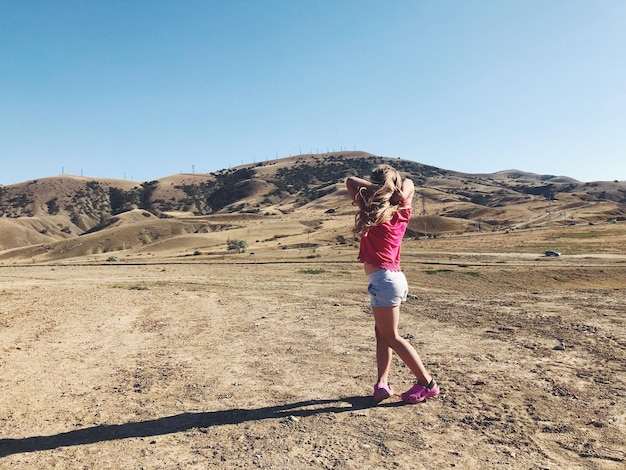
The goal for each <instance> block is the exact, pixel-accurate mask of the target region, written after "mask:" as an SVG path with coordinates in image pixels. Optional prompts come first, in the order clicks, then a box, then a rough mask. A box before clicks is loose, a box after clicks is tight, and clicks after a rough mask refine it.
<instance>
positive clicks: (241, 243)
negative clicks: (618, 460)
mask: <svg viewBox="0 0 626 470" xmlns="http://www.w3.org/2000/svg"><path fill="white" fill-rule="evenodd" d="M226 244H227V245H228V251H236V252H237V253H243V252H244V251H246V248H248V242H246V241H245V240H230V239H229V240H227V241H226Z"/></svg>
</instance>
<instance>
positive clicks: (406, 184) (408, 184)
mask: <svg viewBox="0 0 626 470" xmlns="http://www.w3.org/2000/svg"><path fill="white" fill-rule="evenodd" d="M413 194H415V185H414V184H413V181H411V180H410V179H409V178H404V179H403V180H402V189H399V190H396V192H395V193H394V195H393V196H392V197H391V202H393V203H395V204H400V203H401V202H402V201H407V200H408V201H409V206H410V205H411V201H412V200H413Z"/></svg>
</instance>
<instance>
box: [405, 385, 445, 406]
mask: <svg viewBox="0 0 626 470" xmlns="http://www.w3.org/2000/svg"><path fill="white" fill-rule="evenodd" d="M437 395H439V385H437V384H435V385H434V386H433V388H430V389H429V388H427V387H424V386H423V385H420V384H418V383H416V384H415V385H413V386H412V387H411V388H410V389H408V390H407V391H406V392H404V393H403V394H402V395H401V397H402V401H403V402H406V403H420V402H422V401H424V400H426V399H427V398H432V397H436V396H437Z"/></svg>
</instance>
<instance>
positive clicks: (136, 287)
mask: <svg viewBox="0 0 626 470" xmlns="http://www.w3.org/2000/svg"><path fill="white" fill-rule="evenodd" d="M113 288H114V289H128V290H150V289H148V288H147V287H146V286H142V285H139V284H132V285H123V284H116V285H114V286H113Z"/></svg>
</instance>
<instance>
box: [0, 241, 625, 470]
mask: <svg viewBox="0 0 626 470" xmlns="http://www.w3.org/2000/svg"><path fill="white" fill-rule="evenodd" d="M354 257H355V253H352V254H350V255H349V256H343V255H342V256H337V257H333V256H332V255H330V254H328V253H325V254H324V255H322V256H320V257H319V258H312V259H306V258H303V259H302V260H300V261H297V262H296V261H284V262H280V261H272V260H270V259H264V258H259V257H257V258H256V259H255V258H254V257H253V256H248V255H241V256H231V257H230V258H228V259H227V260H223V261H220V260H205V261H203V260H193V261H189V262H185V263H178V264H173V263H172V264H168V263H161V264H159V263H158V262H155V263H151V264H139V263H138V264H134V265H131V264H123V263H119V264H111V265H95V264H94V265H69V264H68V265H62V264H50V265H38V266H26V265H24V266H0V347H1V348H2V354H1V356H0V367H1V374H0V468H20V469H22V468H24V469H30V468H32V469H42V468H63V469H66V468H71V469H74V468H76V469H83V468H85V469H100V468H107V469H142V468H143V469H172V468H185V469H187V468H198V469H200V468H217V467H219V468H226V469H230V468H272V469H305V468H314V469H318V468H319V469H432V468H454V467H456V468H462V469H467V468H515V469H517V468H519V469H582V468H585V469H587V468H590V469H618V468H624V465H625V462H626V373H625V372H626V370H625V369H626V367H625V366H626V288H625V287H624V279H625V278H626V264H625V263H615V262H609V261H606V262H604V261H603V260H601V259H594V260H591V261H586V262H585V263H582V262H580V261H575V262H574V261H570V262H568V261H566V260H563V259H551V260H548V259H546V260H537V259H533V258H530V259H527V258H523V259H522V258H520V260H518V261H517V262H515V263H512V262H507V261H500V262H498V261H497V260H493V259H486V260H485V262H483V260H481V261H480V262H475V261H476V260H474V259H469V258H467V259H463V257H462V256H460V255H455V262H454V263H452V262H450V263H449V262H447V261H442V260H441V259H440V258H441V256H440V257H439V258H438V259H437V260H436V261H432V262H429V261H428V260H427V259H424V258H420V257H419V256H418V254H413V255H412V254H411V253H407V254H406V262H405V263H404V266H403V267H404V270H405V271H406V274H407V277H408V279H409V284H410V285H411V295H410V298H409V299H408V301H407V303H406V304H405V305H404V306H403V308H402V317H401V333H402V334H403V336H404V337H405V338H407V339H409V340H410V341H411V342H412V344H413V345H414V346H415V347H416V349H417V350H418V352H419V353H420V354H421V356H422V359H423V360H424V362H425V364H426V365H427V367H428V368H429V370H430V371H431V373H432V374H433V375H434V376H435V377H436V379H437V381H438V383H439V384H440V386H441V388H442V393H441V395H440V396H439V397H438V398H436V399H432V400H429V401H427V402H425V403H422V404H419V405H405V404H403V403H402V402H401V401H400V400H399V397H398V396H394V397H392V398H391V399H389V400H387V401H385V402H383V403H382V404H380V405H378V406H374V405H373V404H372V402H371V398H370V394H371V388H372V385H373V383H374V381H375V379H376V367H375V362H374V339H373V323H372V318H371V314H370V313H369V303H368V297H367V294H366V278H365V277H364V275H363V273H362V271H361V266H360V265H359V264H358V263H356V262H352V261H351V259H353V258H354ZM233 261H236V262H233ZM390 380H391V384H392V386H393V387H394V389H395V390H396V392H397V393H400V392H402V391H404V390H405V389H407V388H409V387H410V386H411V383H412V378H411V374H410V372H409V371H408V370H407V369H406V367H404V365H403V364H402V363H401V362H400V361H398V360H397V359H396V360H394V364H393V368H392V373H391V377H390Z"/></svg>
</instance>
